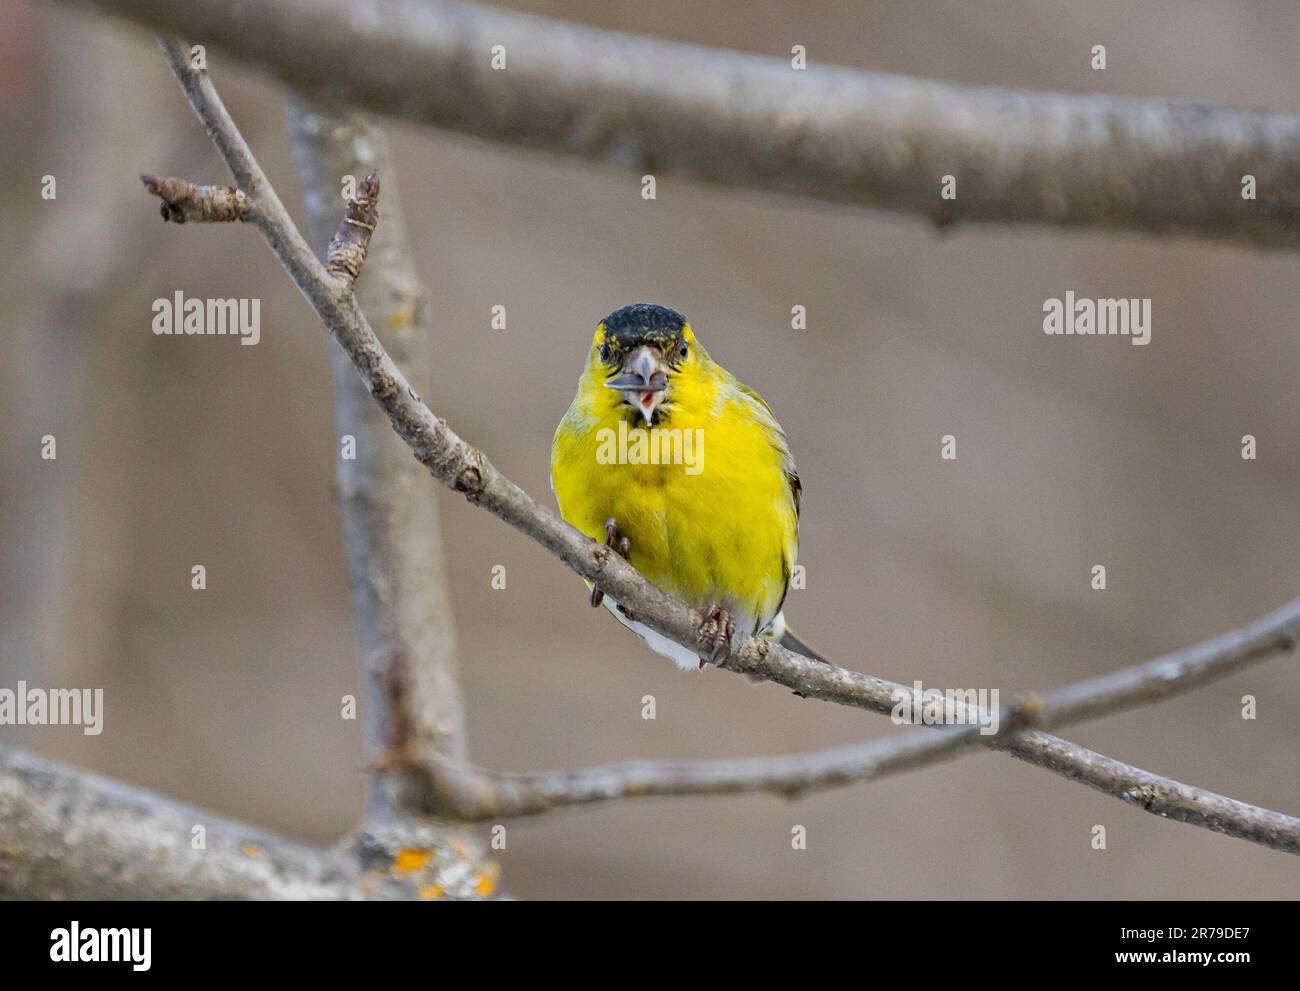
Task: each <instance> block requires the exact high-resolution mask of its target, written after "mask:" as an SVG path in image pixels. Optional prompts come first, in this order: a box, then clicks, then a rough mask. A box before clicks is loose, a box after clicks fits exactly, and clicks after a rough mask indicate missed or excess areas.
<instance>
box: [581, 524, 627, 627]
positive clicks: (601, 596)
mask: <svg viewBox="0 0 1300 991" xmlns="http://www.w3.org/2000/svg"><path fill="white" fill-rule="evenodd" d="M605 546H606V547H611V548H613V550H614V553H616V554H617V555H618V556H619V557H621V558H622V559H623V560H624V561H628V560H631V554H632V541H630V540H628V539H627V537H620V536H619V533H618V521H617V520H613V519H609V520H606V521H605ZM604 601H605V593H604V592H602V591H601V590H600V589H599V588H598V587H597V586H594V585H593V586H592V589H591V604H592V606H593V607H595V606H598V605H600V604H601V603H602V602H604ZM619 609H621V610H622V612H623V615H624V616H626V617H627V618H628V619H632V618H633V617H632V614H631V613H630V612H628V611H627V610H626V609H623V607H622V606H619Z"/></svg>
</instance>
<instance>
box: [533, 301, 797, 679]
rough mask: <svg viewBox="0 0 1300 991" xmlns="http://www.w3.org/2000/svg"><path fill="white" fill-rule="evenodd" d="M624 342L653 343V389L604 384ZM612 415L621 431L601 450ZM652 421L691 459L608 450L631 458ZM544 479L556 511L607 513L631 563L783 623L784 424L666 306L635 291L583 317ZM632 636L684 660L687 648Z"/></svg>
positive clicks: (742, 612)
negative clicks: (585, 333)
mask: <svg viewBox="0 0 1300 991" xmlns="http://www.w3.org/2000/svg"><path fill="white" fill-rule="evenodd" d="M665 314H667V315H666V316H665ZM678 322H680V326H679V327H678V326H675V325H676V323H678ZM611 327H612V328H614V329H613V330H612V331H611V330H610V328H611ZM638 349H639V350H641V351H646V350H647V349H648V352H649V354H651V355H652V356H661V357H662V359H663V360H662V362H661V364H660V367H661V368H662V369H663V370H664V371H665V372H666V382H667V384H666V387H663V386H661V387H660V389H661V391H660V392H655V393H653V394H650V393H645V394H640V393H637V392H635V391H634V390H633V391H631V392H623V391H619V390H617V389H615V388H607V387H606V384H607V383H608V382H609V381H610V380H611V379H612V377H613V376H614V375H615V374H616V373H617V372H618V371H620V370H623V368H622V366H621V365H620V362H625V361H626V360H627V358H628V354H629V353H630V352H634V351H637V350H638ZM644 360H648V359H644ZM644 395H653V396H654V398H655V399H657V400H658V403H657V405H656V407H655V410H654V413H653V422H652V423H651V424H647V423H646V422H645V419H646V415H648V414H645V411H643V410H641V409H639V408H638V406H637V402H638V397H639V396H644ZM629 396H630V399H629ZM620 423H622V424H624V426H623V428H622V432H623V437H624V439H625V440H626V441H627V442H628V443H627V444H626V450H624V451H620V452H619V453H620V455H621V457H620V458H616V459H615V460H614V463H610V462H611V457H610V455H611V451H612V450H614V447H613V446H612V445H616V444H617V438H618V436H619V432H620ZM647 431H648V434H647V436H646V437H643V438H638V436H637V434H638V432H640V433H642V434H646V433H647ZM662 431H669V432H670V435H671V432H675V431H680V432H682V433H681V434H680V435H679V437H680V438H682V440H680V441H679V438H678V437H671V436H670V439H671V440H673V441H678V443H677V444H676V446H674V447H672V448H671V450H672V452H674V453H678V452H685V453H686V454H689V455H693V456H698V457H699V462H698V465H687V464H681V463H678V464H662V463H661V464H644V463H642V464H636V463H618V461H619V460H622V461H625V462H626V461H628V460H632V461H635V460H644V458H645V453H644V452H645V451H646V450H649V448H650V445H654V444H663V443H665V438H664V436H663V435H662V433H660V432H662ZM686 432H690V434H689V438H686ZM701 440H702V443H698V442H699V441H701ZM638 441H639V442H640V444H641V445H642V447H641V453H640V455H639V456H638V453H636V448H637V445H638ZM692 442H696V443H694V444H692ZM662 449H663V450H664V451H665V453H667V452H668V450H669V448H666V447H665V448H662ZM694 467H697V468H698V471H697V472H695V473H692V470H691V469H692V468H694ZM551 485H552V488H553V489H554V490H555V497H556V500H557V501H558V503H559V507H560V512H561V515H563V517H564V518H565V519H566V520H567V521H568V522H569V523H571V524H572V525H573V526H574V527H576V528H577V529H578V530H580V531H581V532H583V533H584V534H586V535H587V536H589V537H591V538H592V539H594V540H597V541H604V540H605V538H606V531H605V526H606V521H608V520H611V519H612V520H614V521H616V524H617V528H618V534H619V535H620V536H621V537H626V538H627V539H628V540H629V541H630V543H631V548H630V555H629V560H630V562H631V563H632V565H633V566H634V567H636V569H637V570H638V571H640V572H641V574H643V575H644V576H645V577H646V578H647V579H649V580H650V581H651V582H653V583H654V584H655V585H657V586H659V587H660V588H662V589H663V590H664V591H666V592H669V593H671V594H673V595H675V596H677V597H678V598H681V599H682V600H684V601H685V602H687V603H688V604H690V605H692V606H695V607H697V608H700V609H709V608H711V607H715V606H716V607H721V608H723V609H726V610H728V611H729V612H730V613H731V614H732V616H733V617H734V619H735V621H736V624H737V626H738V627H739V628H740V629H741V630H743V631H744V632H745V633H751V634H758V633H765V634H766V635H769V636H772V637H775V638H779V637H780V636H781V634H782V633H783V632H784V621H783V620H782V619H781V617H780V610H781V605H782V602H783V601H784V599H785V595H786V590H787V588H788V586H789V582H790V575H791V573H792V571H793V568H794V564H795V560H796V557H797V555H798V548H799V492H800V490H799V480H798V475H797V473H796V471H795V465H794V461H793V459H792V458H791V455H790V450H789V447H788V445H787V443H786V438H785V434H784V433H783V432H782V430H781V427H780V424H778V423H777V421H776V418H775V417H774V416H773V415H772V412H771V410H770V409H769V408H768V406H767V404H766V403H765V402H764V401H763V399H762V398H761V397H760V396H759V395H758V394H757V393H756V392H754V391H753V390H751V389H748V388H746V387H745V386H744V385H742V384H741V383H740V382H738V381H737V380H736V379H735V377H734V376H732V375H731V373H730V372H728V371H727V370H726V369H725V368H723V367H722V366H721V365H718V364H717V363H716V362H714V361H713V360H712V359H711V358H710V357H709V355H708V353H707V352H706V351H705V350H704V348H703V347H702V346H701V345H700V343H699V341H698V340H696V338H695V335H694V333H693V331H692V330H691V328H690V326H689V324H687V323H686V322H685V321H684V320H681V319H680V317H679V315H677V314H676V313H674V312H673V311H671V310H666V309H664V308H662V307H652V306H648V305H645V304H638V305H637V306H634V307H626V308H624V309H623V310H620V311H616V313H613V314H611V315H610V316H609V317H607V318H606V319H605V320H604V321H602V322H601V324H600V325H599V326H598V327H597V329H596V334H595V337H594V338H593V340H592V347H591V351H590V354H589V355H588V358H587V363H586V366H585V368H584V369H583V373H582V378H581V379H580V381H579V383H578V392H577V395H576V396H574V399H573V403H572V404H571V405H570V406H569V410H568V412H567V413H566V414H565V416H564V419H563V420H562V421H561V423H560V425H559V428H558V429H557V430H556V433H555V439H554V442H553V444H552V448H551ZM615 615H618V616H619V618H620V620H622V621H623V622H624V624H625V625H629V626H633V628H634V629H636V628H637V627H639V626H640V624H633V623H630V622H628V620H627V619H626V618H625V617H623V616H621V615H619V613H618V612H617V611H615ZM637 632H638V633H640V634H641V635H642V636H646V634H647V633H649V632H650V631H647V630H646V629H645V628H644V627H641V628H640V629H638V630H637ZM646 638H647V640H648V641H649V642H650V643H651V646H653V647H655V649H657V650H660V652H662V653H666V654H668V655H669V656H672V657H673V658H674V659H675V660H677V661H678V662H679V663H681V664H683V666H685V665H686V664H688V663H689V664H691V665H694V663H695V660H696V659H695V658H694V657H693V656H691V655H690V654H689V652H686V651H683V650H682V649H680V648H675V645H671V644H668V642H667V641H664V640H663V638H660V637H655V636H653V635H651V636H648V637H646ZM665 645H666V646H667V648H668V649H665Z"/></svg>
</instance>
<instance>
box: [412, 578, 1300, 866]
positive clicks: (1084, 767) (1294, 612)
mask: <svg viewBox="0 0 1300 991" xmlns="http://www.w3.org/2000/svg"><path fill="white" fill-rule="evenodd" d="M1298 630H1300V600H1296V601H1295V602H1292V603H1291V604H1289V605H1287V606H1285V607H1283V608H1282V609H1279V610H1277V611H1275V612H1273V613H1271V614H1269V615H1268V616H1264V617H1262V618H1261V619H1259V620H1256V621H1255V622H1253V623H1251V624H1249V625H1248V626H1245V627H1243V628H1241V629H1239V630H1233V631H1231V632H1229V633H1226V634H1223V635H1222V636H1218V637H1215V638H1213V639H1211V640H1206V641H1204V642H1203V643H1199V644H1196V645H1194V646H1191V647H1186V648H1184V649H1182V650H1178V651H1175V652H1174V653H1172V654H1168V655H1166V656H1163V657H1159V658H1156V659H1155V660H1153V661H1149V662H1147V663H1145V664H1141V665H1137V666H1135V667H1132V668H1127V669H1124V670H1122V671H1116V672H1113V673H1111V674H1106V675H1101V676H1100V677H1096V678H1089V679H1086V680H1084V681H1079V682H1076V683H1074V684H1071V685H1066V686H1063V687H1061V688H1058V689H1055V690H1053V691H1051V692H1048V693H1046V694H1044V695H1038V694H1030V695H1028V696H1026V697H1025V698H1024V699H1022V700H1021V701H1020V702H1018V703H1017V704H1016V705H1014V706H1011V707H1009V708H1006V709H1003V710H1002V711H1000V712H999V713H998V714H997V715H998V718H997V720H996V722H995V723H994V722H991V721H990V719H989V714H988V713H986V712H984V711H983V710H981V709H979V708H978V707H976V706H971V705H967V704H964V703H962V702H960V701H950V702H948V703H947V705H946V709H947V710H948V711H947V712H945V721H946V722H947V723H950V724H951V723H958V724H966V728H964V729H961V730H953V729H950V728H945V729H942V730H941V731H940V732H939V733H938V734H936V733H933V732H924V731H914V732H910V733H906V734H903V735H902V736H898V737H894V738H891V739H887V740H874V741H871V742H869V743H865V744H854V745H851V746H846V747H836V748H834V749H830V750H823V751H819V752H815V753H807V754H795V755H790V756H781V757H766V758H753V759H748V760H713V761H662V762H657V761H630V762H625V763H622V764H614V765H606V766H602V767H592V768H585V769H582V770H577V771H550V772H543V773H539V774H501V773H497V772H492V771H486V770H482V769H479V768H473V767H468V766H465V765H456V764H453V763H451V762H448V761H444V760H438V759H435V760H434V761H432V762H430V765H429V778H428V781H427V782H426V789H427V798H426V801H427V803H428V805H429V808H430V810H431V811H434V812H438V813H443V814H453V815H457V816H459V817H461V818H464V819H470V820H484V819H494V818H502V817H507V816H522V815H535V814H537V813H540V812H545V811H547V810H549V809H552V808H557V807H561V806H568V805H586V804H590V803H592V802H600V801H607V800H611V799H619V798H641V797H648V796H652V795H706V794H707V795H721V794H732V793H741V792H772V793H775V794H779V795H785V796H786V797H798V796H801V795H803V794H805V793H807V792H811V791H816V790H820V789H824V788H832V787H838V786H842V785H846V784H852V783H855V782H860V781H867V780H873V779H875V778H881V777H885V776H886V775H889V774H894V773H897V772H899V771H904V770H916V769H917V768H920V767H924V766H926V765H929V764H934V763H938V762H939V761H942V760H947V759H949V758H951V757H953V756H955V755H956V754H957V753H958V752H959V751H961V750H967V749H969V748H971V747H972V746H974V745H983V746H990V747H1001V748H1004V749H1008V750H1010V751H1011V752H1012V753H1014V754H1015V755H1016V756H1019V757H1022V758H1025V759H1031V755H1032V757H1034V758H1037V757H1038V756H1039V755H1040V754H1041V755H1044V756H1045V755H1048V754H1051V755H1054V761H1055V763H1057V764H1058V765H1059V766H1060V767H1066V766H1069V767H1071V769H1072V770H1071V772H1070V773H1067V777H1071V778H1073V779H1075V780H1080V781H1083V782H1084V783H1086V784H1089V785H1092V786H1093V787H1095V788H1098V789H1099V790H1101V791H1104V792H1106V793H1107V794H1112V795H1114V796H1115V797H1117V798H1121V799H1123V800H1125V801H1128V802H1133V803H1136V804H1139V805H1142V806H1143V807H1146V806H1147V805H1152V806H1153V807H1154V808H1153V809H1149V811H1154V810H1155V808H1158V809H1159V810H1160V812H1159V814H1161V815H1166V816H1168V817H1170V818H1176V819H1180V820H1181V821H1183V822H1193V823H1195V824H1197V825H1201V826H1205V827H1206V828H1209V829H1213V830H1215V831H1216V832H1221V833H1227V834H1229V835H1232V836H1239V837H1242V838H1246V839H1251V840H1253V841H1254V842H1257V843H1262V844H1263V845H1265V846H1270V847H1273V848H1274V849H1278V850H1285V851H1286V852H1288V853H1295V854H1300V819H1296V818H1294V817H1291V816H1287V815H1283V814H1282V813H1278V812H1272V811H1270V810H1268V809H1262V808H1259V807H1257V806H1253V805H1247V804H1245V803H1243V802H1238V801H1236V800H1234V799H1231V798H1227V797H1225V796H1223V795H1216V794H1214V793H1213V792H1209V791H1205V790H1203V789H1199V788H1192V787H1191V786H1188V785H1184V784H1182V783H1180V782H1177V781H1173V780H1171V779H1168V778H1162V777H1159V776H1157V775H1154V774H1151V773H1149V772H1147V771H1143V770H1141V769H1140V768H1136V767H1131V766H1129V765H1126V764H1123V763H1121V762H1119V761H1116V760H1112V759H1111V758H1109V757H1105V756H1104V755H1102V754H1097V753H1093V752H1092V751H1088V750H1085V749H1084V748H1082V747H1078V746H1076V745H1075V744H1072V743H1069V742H1067V741H1064V740H1057V739H1056V738H1055V737H1051V736H1048V735H1047V734H1046V733H1042V732H1025V731H1023V730H1024V728H1025V727H1026V726H1033V727H1034V728H1035V729H1043V728H1047V727H1052V726H1062V725H1065V724H1067V723H1075V722H1081V721H1083V720H1086V719H1095V718H1097V717H1099V716H1103V715H1109V714H1110V713H1113V712H1117V711H1120V710H1122V709H1125V708H1128V707H1130V706H1133V705H1138V704H1143V703H1150V702H1154V701H1158V700H1160V699H1164V698H1168V697H1169V696H1171V695H1173V694H1176V693H1179V692H1185V691H1189V690H1191V689H1192V688H1195V687H1197V686H1198V685H1201V684H1204V683H1205V682H1206V681H1208V680H1211V679H1212V678H1215V677H1221V676H1223V675H1225V674H1228V673H1230V672H1233V671H1236V670H1239V669H1241V668H1243V667H1245V666H1246V665H1248V664H1250V663H1253V662H1257V661H1260V660H1263V659H1264V658H1266V657H1269V656H1271V655H1273V654H1274V653H1277V652H1279V651H1283V650H1286V651H1290V650H1293V649H1294V646H1295V643H1294V638H1295V635H1296V633H1297V631H1298ZM909 696H910V690H909V689H906V688H904V687H903V686H902V685H895V686H893V688H892V689H891V691H890V695H889V697H888V699H887V700H884V704H883V705H882V706H881V709H880V711H887V709H886V708H885V706H888V707H889V708H892V707H894V706H895V705H896V703H897V702H898V701H900V700H901V699H904V698H908V697H909ZM980 726H996V727H997V730H996V732H983V733H982V732H980ZM1032 762H1034V763H1044V765H1045V766H1047V765H1046V763H1045V762H1044V761H1042V760H1038V759H1033V760H1032Z"/></svg>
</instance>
